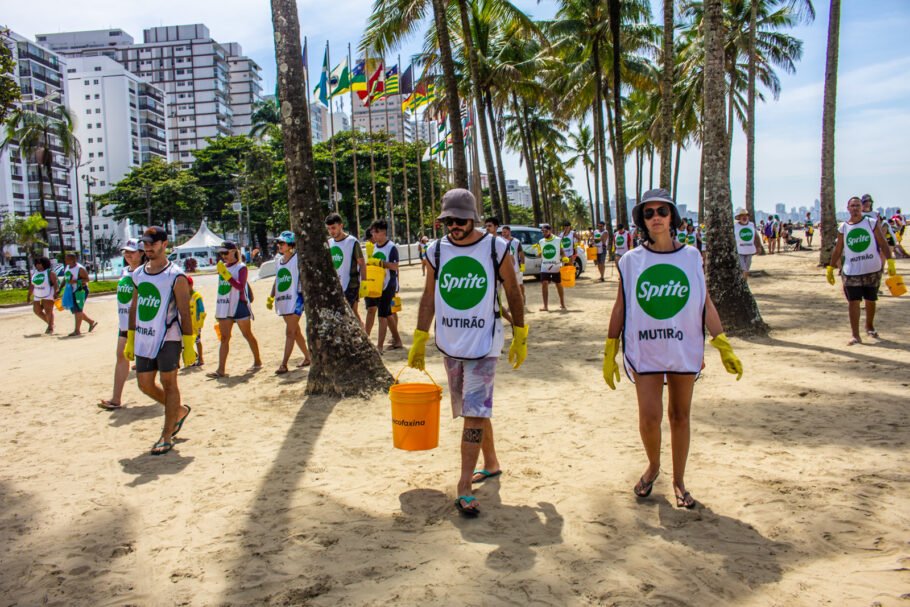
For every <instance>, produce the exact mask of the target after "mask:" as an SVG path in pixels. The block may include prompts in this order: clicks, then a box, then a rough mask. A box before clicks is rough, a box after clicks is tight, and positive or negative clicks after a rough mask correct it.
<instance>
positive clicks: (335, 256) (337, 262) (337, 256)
mask: <svg viewBox="0 0 910 607" xmlns="http://www.w3.org/2000/svg"><path fill="white" fill-rule="evenodd" d="M329 252H330V253H331V254H332V265H334V266H335V269H336V270H337V269H338V268H340V267H341V263H342V262H343V261H344V253H343V252H342V250H341V249H340V248H338V247H332V248H331V249H330V250H329Z"/></svg>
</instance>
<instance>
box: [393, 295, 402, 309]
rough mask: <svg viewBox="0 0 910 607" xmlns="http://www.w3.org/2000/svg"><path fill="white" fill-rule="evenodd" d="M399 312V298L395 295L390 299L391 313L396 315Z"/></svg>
mask: <svg viewBox="0 0 910 607" xmlns="http://www.w3.org/2000/svg"><path fill="white" fill-rule="evenodd" d="M399 312H401V297H399V296H398V295H396V296H395V297H393V298H392V313H393V314H398V313H399Z"/></svg>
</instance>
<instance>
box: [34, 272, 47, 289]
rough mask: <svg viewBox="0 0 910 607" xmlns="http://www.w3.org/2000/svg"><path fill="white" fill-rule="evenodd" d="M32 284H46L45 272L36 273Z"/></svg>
mask: <svg viewBox="0 0 910 607" xmlns="http://www.w3.org/2000/svg"><path fill="white" fill-rule="evenodd" d="M32 284H35V285H38V286H41V285H43V284H44V272H42V273H41V274H35V275H34V276H32Z"/></svg>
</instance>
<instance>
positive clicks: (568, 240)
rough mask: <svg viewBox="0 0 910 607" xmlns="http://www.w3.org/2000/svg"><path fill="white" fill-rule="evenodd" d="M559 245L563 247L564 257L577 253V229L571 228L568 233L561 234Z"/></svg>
mask: <svg viewBox="0 0 910 607" xmlns="http://www.w3.org/2000/svg"><path fill="white" fill-rule="evenodd" d="M559 246H560V247H562V256H563V257H572V255H573V254H574V253H575V230H569V233H568V234H566V235H563V234H560V235H559Z"/></svg>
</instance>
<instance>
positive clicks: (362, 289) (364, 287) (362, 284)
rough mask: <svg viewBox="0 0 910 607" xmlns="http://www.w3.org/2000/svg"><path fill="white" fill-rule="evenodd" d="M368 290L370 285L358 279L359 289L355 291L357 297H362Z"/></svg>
mask: <svg viewBox="0 0 910 607" xmlns="http://www.w3.org/2000/svg"><path fill="white" fill-rule="evenodd" d="M369 292H370V285H368V284H367V283H366V282H364V281H360V291H359V292H358V293H357V297H359V298H360V299H363V298H364V297H366V296H367V294H368V293H369Z"/></svg>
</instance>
